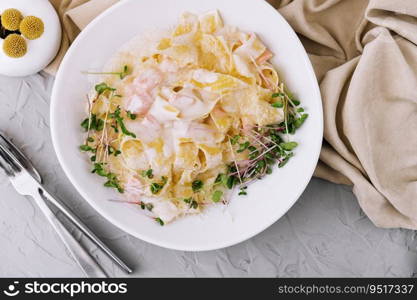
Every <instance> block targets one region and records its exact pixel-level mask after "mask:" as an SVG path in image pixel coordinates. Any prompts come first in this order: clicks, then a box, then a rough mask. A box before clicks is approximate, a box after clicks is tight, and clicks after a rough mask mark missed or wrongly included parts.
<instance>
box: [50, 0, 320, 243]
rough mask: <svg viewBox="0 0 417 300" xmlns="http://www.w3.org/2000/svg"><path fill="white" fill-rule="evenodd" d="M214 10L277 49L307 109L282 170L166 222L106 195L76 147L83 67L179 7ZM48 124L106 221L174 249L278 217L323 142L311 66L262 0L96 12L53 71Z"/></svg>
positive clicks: (250, 230)
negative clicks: (245, 191)
mask: <svg viewBox="0 0 417 300" xmlns="http://www.w3.org/2000/svg"><path fill="white" fill-rule="evenodd" d="M212 9H219V11H220V13H221V15H222V16H223V18H224V20H225V23H227V24H231V25H236V26H238V27H239V28H241V29H243V30H246V31H252V32H255V33H257V34H259V36H260V37H261V38H262V40H263V41H264V42H265V43H266V44H267V45H268V46H269V48H270V49H272V51H273V52H274V53H275V54H276V56H275V58H274V60H273V63H274V64H275V65H276V66H277V67H278V68H279V70H280V73H281V76H282V77H283V78H284V80H285V82H286V83H287V85H288V86H289V88H290V89H291V90H292V91H294V93H295V94H296V95H297V96H298V97H299V99H300V100H301V101H302V103H303V106H305V107H306V109H307V112H308V113H309V114H310V117H309V119H308V120H307V121H306V123H305V124H304V126H303V127H302V129H301V130H299V131H298V132H297V134H296V135H295V140H296V141H298V142H299V143H300V146H299V147H298V148H297V151H296V155H295V157H294V158H292V159H291V160H290V162H289V163H288V164H287V166H286V167H285V168H283V169H276V170H275V171H274V173H273V174H272V175H270V176H268V177H266V178H265V179H263V180H262V181H259V182H257V183H256V184H254V185H252V186H251V187H250V188H249V195H248V196H247V197H239V196H237V195H236V196H235V197H233V199H232V201H231V204H230V205H229V206H227V207H225V206H222V205H217V206H215V207H213V208H211V209H209V210H208V211H206V212H205V213H204V214H203V215H201V216H190V217H186V218H183V219H180V220H178V221H175V222H174V223H172V224H169V225H166V226H163V227H161V226H159V225H158V224H156V222H154V221H153V220H151V219H149V218H148V217H145V216H144V215H143V214H142V213H141V212H140V209H139V208H136V207H134V206H132V205H129V204H120V203H114V202H110V201H107V199H109V198H112V197H114V196H115V194H113V191H111V190H109V189H106V188H104V187H103V180H102V178H99V177H98V176H96V175H94V174H91V173H90V168H91V166H90V164H89V163H88V161H87V158H86V157H85V155H83V154H82V153H79V151H78V145H79V144H80V143H81V141H82V139H83V133H82V131H81V128H80V125H79V124H80V122H81V121H82V119H83V118H85V112H84V105H85V95H86V93H87V91H88V90H89V89H90V88H91V87H92V83H91V82H88V80H87V78H86V76H85V75H83V74H81V71H82V70H86V69H87V70H97V69H100V68H101V67H102V66H103V64H104V63H105V62H106V61H107V60H108V59H109V57H111V56H112V54H113V53H114V52H115V51H117V49H118V48H119V47H120V46H121V45H123V44H124V43H125V42H127V41H128V40H130V39H131V38H133V37H134V36H136V35H138V34H140V33H141V32H144V31H148V30H149V29H151V30H152V29H156V28H168V27H170V26H172V25H174V24H176V22H177V19H178V17H179V16H180V14H181V13H182V12H184V11H191V12H195V13H201V12H205V11H208V10H212ZM51 130H52V138H53V143H54V147H55V150H56V153H57V156H58V159H59V161H60V163H61V165H62V167H63V169H64V171H65V173H66V174H67V176H68V177H69V179H70V180H71V182H72V183H73V185H74V186H75V187H76V189H77V190H78V191H79V192H80V194H81V195H82V196H83V197H84V198H85V199H86V200H87V201H88V202H89V203H90V204H91V205H92V206H93V207H94V208H95V209H96V210H97V211H98V212H99V213H100V214H102V215H103V216H104V217H105V218H107V219H108V220H109V221H110V222H112V223H113V224H115V225H116V226H118V227H119V228H121V229H123V230H124V231H126V232H128V233H129V234H131V235H133V236H135V237H138V238H140V239H142V240H145V241H147V242H150V243H153V244H156V245H159V246H162V247H167V248H172V249H178V250H188V251H202V250H212V249H218V248H223V247H227V246H231V245H234V244H236V243H239V242H241V241H244V240H246V239H248V238H250V237H252V236H254V235H256V234H257V233H259V232H261V231H263V230H264V229H266V228H267V227H268V226H270V225H271V224H273V223H274V222H275V221H277V220H278V219H279V218H280V217H281V216H282V215H284V214H285V212H287V211H288V209H289V208H290V207H291V206H292V205H293V204H294V203H295V201H296V200H297V199H298V198H299V196H300V195H301V193H302V192H303V191H304V189H305V187H306V186H307V184H308V182H309V181H310V179H311V176H312V174H313V171H314V169H315V167H316V164H317V161H318V157H319V152H320V148H321V143H322V132H323V120H322V105H321V98H320V91H319V88H318V85H317V80H316V77H315V75H314V72H313V68H312V66H311V64H310V61H309V59H308V57H307V54H306V52H305V50H304V48H303V46H302V45H301V43H300V41H299V39H298V38H297V36H296V34H295V33H294V32H293V30H292V29H291V28H290V26H289V25H288V24H287V22H286V21H285V20H284V19H283V18H282V17H281V16H280V15H279V14H278V12H277V11H276V10H275V9H274V8H272V7H271V6H270V5H269V4H268V3H267V2H264V1H262V0H245V1H241V0H227V1H224V0H199V1H195V0H175V1H169V0H152V1H135V0H125V1H121V2H120V3H119V4H117V5H115V6H113V7H112V8H110V9H109V10H107V11H106V12H104V13H103V14H102V15H101V16H99V17H98V18H96V19H95V20H94V21H93V22H92V23H91V24H90V25H89V26H88V27H87V28H86V29H85V30H84V31H83V32H82V33H81V34H80V35H79V37H78V38H77V40H76V41H75V42H74V43H73V45H72V46H71V48H70V50H69V51H68V53H67V55H66V56H65V59H64V61H63V63H62V65H61V68H60V70H59V72H58V74H57V77H56V81H55V86H54V90H53V93H52V105H51Z"/></svg>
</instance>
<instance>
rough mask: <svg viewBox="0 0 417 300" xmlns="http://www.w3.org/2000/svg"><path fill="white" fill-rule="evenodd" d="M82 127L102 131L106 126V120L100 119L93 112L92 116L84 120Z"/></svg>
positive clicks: (86, 129)
mask: <svg viewBox="0 0 417 300" xmlns="http://www.w3.org/2000/svg"><path fill="white" fill-rule="evenodd" d="M81 127H82V128H84V130H85V131H88V129H91V130H96V131H101V130H103V127H104V121H103V120H102V119H98V118H97V115H95V114H91V117H90V118H87V119H85V120H84V121H82V123H81Z"/></svg>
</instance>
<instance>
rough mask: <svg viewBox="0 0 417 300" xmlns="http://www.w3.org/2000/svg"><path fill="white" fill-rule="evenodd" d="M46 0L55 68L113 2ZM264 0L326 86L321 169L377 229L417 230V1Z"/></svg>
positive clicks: (319, 171) (317, 174) (323, 89)
mask: <svg viewBox="0 0 417 300" xmlns="http://www.w3.org/2000/svg"><path fill="white" fill-rule="evenodd" d="M50 1H51V2H52V3H53V4H54V5H55V7H56V8H57V10H58V11H59V13H60V15H61V18H62V22H63V27H64V33H65V34H64V38H63V45H62V49H61V51H60V55H59V56H58V57H57V59H56V60H55V61H54V62H53V64H52V65H51V66H49V67H48V69H47V71H49V72H53V71H54V70H56V68H57V67H58V65H59V62H60V59H61V58H62V56H63V54H64V53H65V51H66V49H67V47H68V45H69V43H70V42H71V41H72V40H73V39H74V37H75V36H76V34H77V33H78V32H79V30H80V29H82V28H84V27H85V25H86V24H88V22H89V21H90V20H91V19H92V18H94V16H95V15H96V14H98V13H100V12H101V11H103V10H104V9H105V8H106V7H109V6H110V5H112V4H113V3H115V2H116V1H117V0H91V1H88V0H62V1H59V0H50ZM167 1H168V0H167ZM260 1H261V0H260ZM268 1H269V2H270V3H271V4H272V5H274V6H275V7H276V8H277V9H279V12H280V13H281V14H282V15H283V16H284V17H285V18H286V19H287V21H288V22H289V23H290V24H291V26H292V27H293V28H294V30H295V31H296V32H297V33H298V34H299V36H300V38H301V40H302V42H303V44H304V46H305V48H306V49H307V52H308V53H309V55H310V59H311V61H312V63H313V65H314V69H315V71H316V74H317V78H318V80H319V83H320V89H321V92H322V97H323V106H324V120H325V129H324V137H325V141H324V144H323V150H322V153H321V156H320V159H321V161H320V163H319V166H318V168H317V170H316V173H315V175H316V176H318V177H321V178H324V179H327V180H330V181H333V182H336V183H343V184H349V185H353V192H354V193H355V195H356V196H357V198H358V200H359V203H360V205H361V207H362V209H363V210H364V211H365V213H366V214H367V215H368V216H369V218H370V219H371V220H372V221H373V222H374V223H375V224H376V225H377V226H381V227H404V228H413V229H417V1H416V0H396V1H392V0H370V1H368V0H268ZM307 124H308V123H307Z"/></svg>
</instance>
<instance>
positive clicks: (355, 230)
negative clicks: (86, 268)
mask: <svg viewBox="0 0 417 300" xmlns="http://www.w3.org/2000/svg"><path fill="white" fill-rule="evenodd" d="M52 85H53V78H51V77H49V76H47V75H45V74H37V75H34V76H31V77H26V78H6V77H0V130H2V131H3V132H5V133H6V134H7V135H8V136H10V137H12V138H13V140H14V141H15V142H16V143H17V144H18V145H20V146H21V147H22V149H23V151H24V152H25V153H26V154H27V155H28V156H29V157H30V158H31V159H32V160H33V162H34V164H35V165H36V167H37V168H38V169H39V171H40V172H41V174H42V175H43V176H44V179H45V182H46V185H47V186H48V187H49V188H50V190H51V191H53V192H54V193H56V194H57V195H59V196H60V197H61V198H62V199H64V200H65V201H66V202H67V203H68V204H69V205H70V206H71V207H72V208H73V209H74V210H75V211H76V212H77V213H78V214H79V216H80V217H81V218H82V219H83V221H85V223H87V224H88V225H89V226H90V227H91V228H93V230H94V231H95V232H96V233H97V234H98V235H99V236H100V237H101V238H102V239H103V240H104V241H105V242H106V243H107V244H108V245H109V246H110V247H111V248H112V249H114V251H115V252H116V253H118V254H120V255H121V256H122V257H124V258H125V259H126V260H127V262H128V263H129V264H130V265H131V266H133V267H134V269H135V273H134V274H133V276H141V277H143V276H156V277H160V276H169V277H171V276H172V277H173V276H182V277H183V276H190V277H196V276H197V277H201V276H204V277H207V276H215V277H217V276H229V277H230V276H243V277H249V276H254V277H263V276H267V277H297V276H311V277H316V276H319V277H324V276H352V277H358V276H378V277H396V276H405V277H411V276H412V277H417V234H416V232H414V231H410V230H401V229H391V230H387V229H379V228H376V227H375V226H373V225H372V223H371V222H370V221H369V220H368V218H367V217H366V216H365V215H364V214H363V212H362V211H361V210H360V208H359V206H358V204H357V201H356V199H355V197H354V196H353V194H352V192H351V189H350V188H349V187H346V186H337V185H334V184H331V183H328V182H325V181H322V180H319V179H313V180H312V181H311V183H310V184H309V186H308V188H307V189H306V191H305V192H304V194H303V196H302V197H301V199H300V200H299V201H298V202H297V203H296V205H294V207H293V208H292V209H291V210H290V211H289V212H288V213H287V214H286V215H285V216H284V217H283V218H282V219H280V220H279V221H278V222H276V223H275V224H274V225H273V226H271V227H270V228H268V229H267V230H265V231H264V232H262V233H261V234H259V235H258V236H256V237H254V238H252V239H250V240H249V241H246V242H244V243H241V244H239V245H236V246H233V247H230V248H227V249H223V250H218V251H210V252H200V253H192V252H181V251H172V250H167V249H163V248H159V247H157V246H153V245H150V244H147V243H145V242H142V241H140V240H138V239H136V238H133V237H132V236H129V235H127V234H126V233H124V232H122V231H120V230H119V229H117V228H115V227H114V226H113V225H111V224H110V223H109V222H107V221H106V220H105V219H104V218H102V217H101V216H100V215H98V214H97V213H96V212H95V211H94V210H93V209H92V208H91V207H90V206H89V205H88V204H87V203H86V202H85V201H83V200H82V199H81V197H80V196H79V195H78V194H77V192H76V191H75V189H74V188H73V187H72V186H71V184H70V183H69V181H68V180H67V179H66V177H65V175H64V174H63V171H62V170H61V168H60V166H59V164H58V162H57V159H56V157H55V154H54V150H53V147H52V143H51V138H50V134H49V96H50V92H51V88H52ZM75 234H77V233H75ZM83 242H84V243H87V241H85V239H83ZM0 245H1V247H0V260H1V263H0V276H1V277H6V276H7V277H12V276H13V277H15V276H16V277H32V276H40V277H55V276H56V277H63V276H69V277H73V276H74V277H75V276H82V273H81V271H80V270H79V269H78V267H77V266H76V264H75V263H74V262H73V261H72V259H71V257H70V256H69V254H68V253H67V252H66V250H65V248H64V246H63V244H62V242H61V241H60V240H59V238H58V237H57V236H56V235H55V233H54V232H53V230H52V229H51V227H50V226H49V225H48V223H47V222H46V220H45V219H44V217H43V215H42V214H41V213H40V211H39V210H38V208H37V207H36V206H35V205H34V203H33V202H32V201H31V200H30V199H25V198H23V197H21V196H19V195H17V194H16V192H15V191H14V190H13V188H12V187H11V186H10V184H9V182H8V180H7V179H6V177H5V175H4V174H3V173H2V172H0ZM86 246H87V247H89V249H90V251H91V252H92V253H94V255H95V256H96V257H97V259H98V260H99V261H100V262H101V263H102V264H103V265H104V266H105V268H106V270H107V272H108V273H109V274H110V275H112V276H125V275H124V274H123V273H122V272H121V271H120V270H119V269H117V268H116V267H115V266H114V265H113V264H112V263H111V262H110V261H109V260H108V259H107V258H106V257H105V256H104V255H103V254H102V253H100V252H99V251H98V250H97V249H96V248H95V247H94V246H91V245H88V243H87V245H86Z"/></svg>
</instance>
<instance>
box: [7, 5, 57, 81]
mask: <svg viewBox="0 0 417 300" xmlns="http://www.w3.org/2000/svg"><path fill="white" fill-rule="evenodd" d="M8 8H16V9H18V10H19V11H20V12H21V13H22V14H23V17H26V16H35V17H38V18H40V19H42V21H43V23H44V27H45V30H44V33H43V34H42V36H41V37H40V38H38V39H36V40H29V39H26V38H25V40H26V43H27V53H26V54H25V55H24V56H23V57H20V58H12V57H9V56H7V55H6V54H5V53H4V51H3V42H4V40H3V39H0V74H1V75H6V76H13V77H15V76H28V75H31V74H35V73H37V72H39V71H41V70H42V69H44V68H45V67H46V66H47V65H48V64H49V63H50V62H51V61H52V60H53V59H54V58H55V56H56V54H57V53H58V50H59V47H60V45H61V24H60V22H59V18H58V15H57V13H56V11H55V9H54V7H53V6H52V5H51V3H49V1H48V0H1V1H0V15H1V13H2V12H3V11H4V10H6V9H8Z"/></svg>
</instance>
